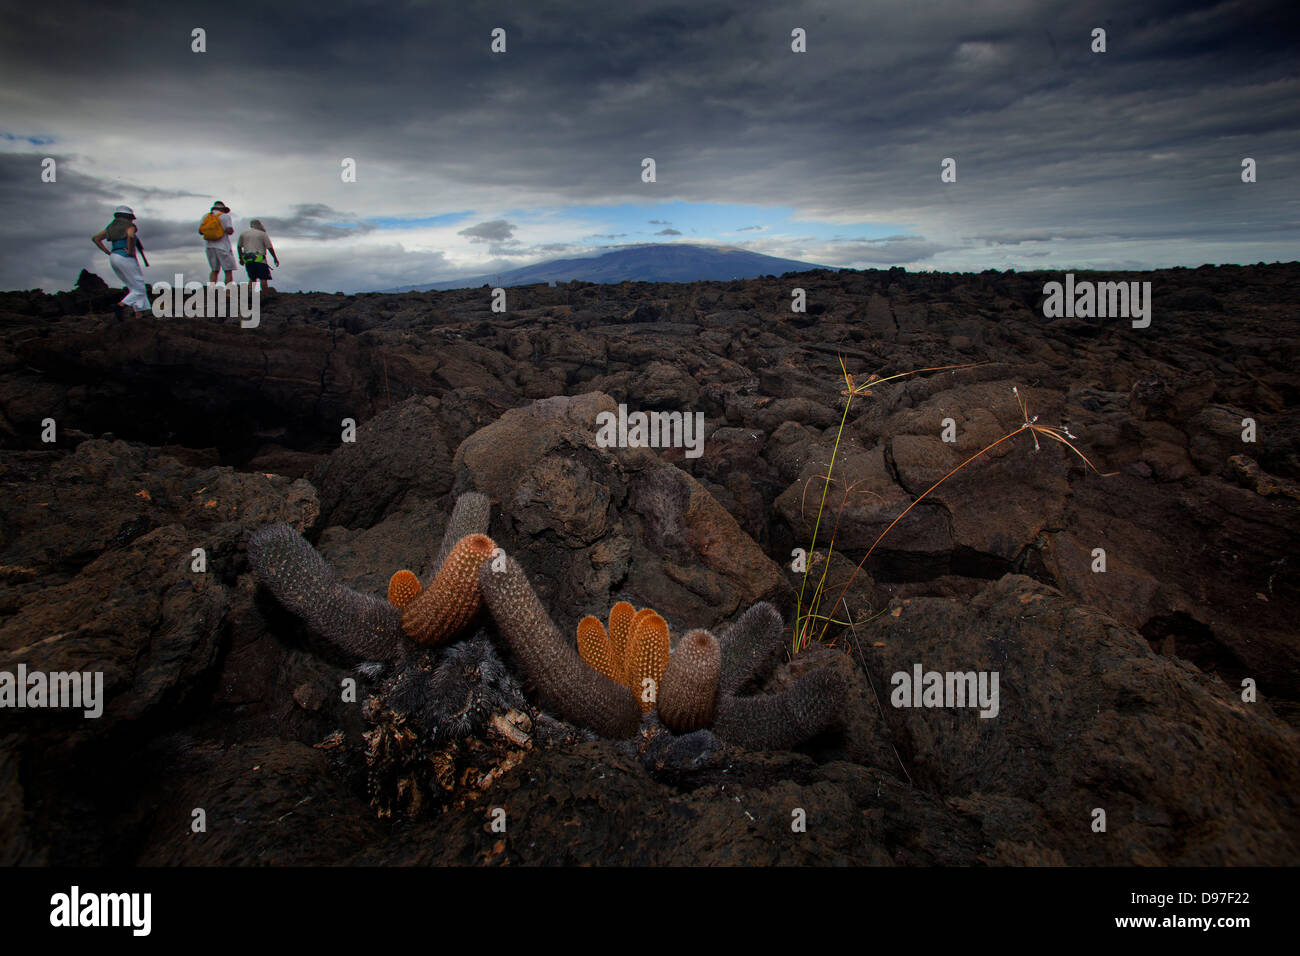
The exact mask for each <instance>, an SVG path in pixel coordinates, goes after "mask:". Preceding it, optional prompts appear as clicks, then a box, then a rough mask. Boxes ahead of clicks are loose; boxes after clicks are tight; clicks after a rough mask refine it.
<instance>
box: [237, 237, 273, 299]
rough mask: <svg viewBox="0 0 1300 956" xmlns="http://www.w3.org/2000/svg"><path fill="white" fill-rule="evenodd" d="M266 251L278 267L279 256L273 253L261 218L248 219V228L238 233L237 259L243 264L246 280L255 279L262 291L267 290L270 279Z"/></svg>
mask: <svg viewBox="0 0 1300 956" xmlns="http://www.w3.org/2000/svg"><path fill="white" fill-rule="evenodd" d="M268 253H269V254H270V256H271V258H272V259H274V260H275V267H276V268H277V269H278V268H280V257H279V256H277V255H276V254H275V246H273V245H271V237H270V236H269V235H267V233H266V227H265V226H263V225H262V220H260V219H252V220H250V221H249V223H248V228H247V229H245V230H244V231H243V232H241V233H240V234H239V261H240V262H242V263H243V264H244V270H245V271H246V272H247V273H248V281H249V282H252V281H253V280H254V279H256V280H257V281H258V282H260V283H261V284H262V292H267V291H269V290H268V287H267V282H269V281H270V279H271V267H270V266H268V265H267V264H266V256H267V254H268Z"/></svg>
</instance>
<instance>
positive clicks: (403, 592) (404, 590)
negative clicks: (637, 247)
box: [388, 569, 424, 608]
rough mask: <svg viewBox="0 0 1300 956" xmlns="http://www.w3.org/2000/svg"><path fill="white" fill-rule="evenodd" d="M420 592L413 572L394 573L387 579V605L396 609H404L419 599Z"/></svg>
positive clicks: (420, 589)
mask: <svg viewBox="0 0 1300 956" xmlns="http://www.w3.org/2000/svg"><path fill="white" fill-rule="evenodd" d="M422 590H424V589H423V588H421V587H420V579H419V578H417V577H416V576H415V572H414V571H407V570H405V569H403V570H401V571H396V572H394V573H393V576H392V577H391V578H389V579H388V603H389V604H391V605H392V606H393V607H396V608H404V607H406V605H408V604H410V603H411V602H412V601H414V600H415V599H416V598H417V597H419V596H420V592H421V591H422Z"/></svg>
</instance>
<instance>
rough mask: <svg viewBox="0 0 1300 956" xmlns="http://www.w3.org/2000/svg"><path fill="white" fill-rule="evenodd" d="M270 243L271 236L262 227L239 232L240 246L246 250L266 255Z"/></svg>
mask: <svg viewBox="0 0 1300 956" xmlns="http://www.w3.org/2000/svg"><path fill="white" fill-rule="evenodd" d="M270 244H271V237H270V236H268V235H267V234H266V233H265V232H263V231H262V230H261V229H245V230H244V231H243V232H241V233H240V234H239V248H240V249H243V250H244V251H245V252H252V253H259V252H260V253H262V254H263V255H265V254H266V252H267V247H268V246H269V245H270Z"/></svg>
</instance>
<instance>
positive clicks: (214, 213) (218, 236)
mask: <svg viewBox="0 0 1300 956" xmlns="http://www.w3.org/2000/svg"><path fill="white" fill-rule="evenodd" d="M234 234H235V227H234V224H233V223H232V222H231V219H230V207H229V206H227V205H226V204H225V203H223V202H222V201H221V200H220V199H218V200H217V201H216V202H214V203H213V204H212V209H211V210H209V211H208V214H207V215H206V216H204V217H203V221H202V222H200V223H199V235H200V236H202V237H203V238H204V239H206V240H207V243H208V245H207V253H208V265H209V266H210V267H211V269H212V272H211V273H210V274H209V275H208V281H209V282H216V281H217V273H218V272H220V271H222V270H224V271H225V273H226V285H230V283H231V282H232V281H234V277H235V252H234V250H233V249H231V248H230V237H231V236H233V235H234Z"/></svg>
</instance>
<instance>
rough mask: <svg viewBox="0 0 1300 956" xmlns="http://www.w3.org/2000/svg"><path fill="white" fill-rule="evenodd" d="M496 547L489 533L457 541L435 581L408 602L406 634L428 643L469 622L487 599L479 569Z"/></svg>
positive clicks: (441, 638) (404, 616)
mask: <svg viewBox="0 0 1300 956" xmlns="http://www.w3.org/2000/svg"><path fill="white" fill-rule="evenodd" d="M495 549H496V544H494V543H493V541H492V539H491V538H489V537H488V536H487V535H485V534H471V535H467V536H466V537H464V538H461V539H460V540H459V541H458V542H456V544H455V546H454V547H453V548H452V549H451V552H450V553H449V554H448V555H447V557H446V559H445V560H444V561H443V562H442V566H441V567H440V568H439V569H438V573H437V575H436V576H435V577H434V579H433V581H432V582H431V583H430V584H429V586H428V587H427V588H425V589H424V590H423V591H422V592H420V594H418V595H416V597H415V598H414V599H413V600H412V601H411V603H410V604H408V605H407V606H406V610H405V611H404V613H403V614H402V630H403V631H405V632H406V636H407V637H409V638H410V639H411V640H413V641H415V642H416V643H417V644H423V645H425V646H428V645H431V644H437V643H440V642H441V641H444V640H446V639H447V638H448V637H450V636H451V635H452V634H454V633H456V632H457V631H459V630H460V629H461V628H462V627H464V626H465V625H466V624H468V623H469V620H470V618H472V617H473V616H474V615H475V613H477V611H478V609H479V607H480V606H481V605H482V603H483V595H482V593H481V592H480V591H479V586H478V570H479V568H480V567H482V566H483V563H484V562H485V561H487V560H489V559H490V558H491V557H492V552H493V551H494V550H495ZM389 591H390V592H391V591H392V582H389Z"/></svg>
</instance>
